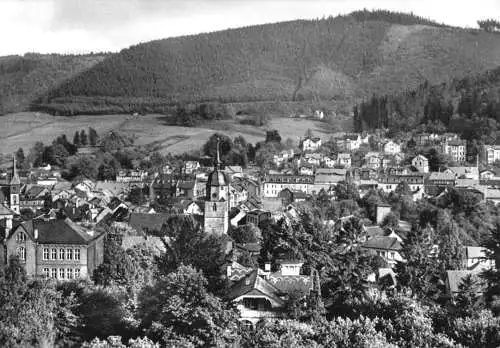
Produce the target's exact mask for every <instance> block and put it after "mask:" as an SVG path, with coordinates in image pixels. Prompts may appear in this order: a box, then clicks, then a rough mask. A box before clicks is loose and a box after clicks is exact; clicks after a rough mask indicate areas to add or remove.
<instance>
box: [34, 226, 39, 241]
mask: <svg viewBox="0 0 500 348" xmlns="http://www.w3.org/2000/svg"><path fill="white" fill-rule="evenodd" d="M34 234H35V240H38V228H35V231H34Z"/></svg>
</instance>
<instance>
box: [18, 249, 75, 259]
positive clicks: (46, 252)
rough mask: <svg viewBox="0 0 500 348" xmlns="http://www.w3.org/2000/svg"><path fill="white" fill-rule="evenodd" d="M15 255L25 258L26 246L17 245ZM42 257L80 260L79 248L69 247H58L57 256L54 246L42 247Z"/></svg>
mask: <svg viewBox="0 0 500 348" xmlns="http://www.w3.org/2000/svg"><path fill="white" fill-rule="evenodd" d="M17 256H18V257H19V259H20V260H26V248H25V247H18V248H17ZM43 259H44V260H76V261H78V260H80V249H71V248H66V249H65V248H61V249H59V258H58V257H57V249H56V248H52V249H49V248H44V249H43Z"/></svg>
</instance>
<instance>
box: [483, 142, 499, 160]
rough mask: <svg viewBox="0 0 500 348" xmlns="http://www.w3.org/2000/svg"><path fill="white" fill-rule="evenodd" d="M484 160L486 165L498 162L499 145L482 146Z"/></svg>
mask: <svg viewBox="0 0 500 348" xmlns="http://www.w3.org/2000/svg"><path fill="white" fill-rule="evenodd" d="M483 155H484V160H485V161H486V163H487V164H492V163H493V162H495V161H499V160H500V145H484V146H483Z"/></svg>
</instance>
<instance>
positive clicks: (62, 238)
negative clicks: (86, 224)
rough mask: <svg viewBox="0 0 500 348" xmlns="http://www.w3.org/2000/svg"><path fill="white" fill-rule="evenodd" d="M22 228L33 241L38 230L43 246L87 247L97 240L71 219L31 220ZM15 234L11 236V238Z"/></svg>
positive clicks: (39, 240)
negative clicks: (73, 245) (72, 245)
mask: <svg viewBox="0 0 500 348" xmlns="http://www.w3.org/2000/svg"><path fill="white" fill-rule="evenodd" d="M19 228H22V229H23V230H24V231H25V232H26V233H27V234H28V235H29V236H30V237H31V238H32V239H34V238H35V230H38V242H39V243H41V244H76V245H85V244H88V243H89V242H90V241H92V240H93V239H95V238H96V237H98V236H96V235H92V234H90V233H87V231H88V230H86V229H85V228H83V227H81V226H79V225H77V224H75V223H74V222H73V221H71V220H70V219H65V220H50V221H44V220H30V221H25V222H23V223H21V225H20V226H19V227H18V229H19ZM13 235H14V234H11V237H12V236H13Z"/></svg>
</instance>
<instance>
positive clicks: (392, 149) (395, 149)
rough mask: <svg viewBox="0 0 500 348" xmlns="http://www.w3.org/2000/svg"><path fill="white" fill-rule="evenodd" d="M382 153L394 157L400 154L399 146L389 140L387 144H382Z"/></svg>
mask: <svg viewBox="0 0 500 348" xmlns="http://www.w3.org/2000/svg"><path fill="white" fill-rule="evenodd" d="M384 152H385V153H387V154H390V155H395V154H397V153H400V152H401V145H400V144H398V143H396V142H394V141H392V140H389V141H388V142H387V143H385V144H384Z"/></svg>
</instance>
